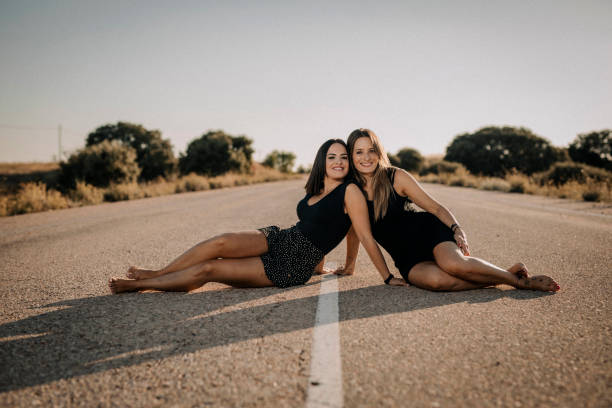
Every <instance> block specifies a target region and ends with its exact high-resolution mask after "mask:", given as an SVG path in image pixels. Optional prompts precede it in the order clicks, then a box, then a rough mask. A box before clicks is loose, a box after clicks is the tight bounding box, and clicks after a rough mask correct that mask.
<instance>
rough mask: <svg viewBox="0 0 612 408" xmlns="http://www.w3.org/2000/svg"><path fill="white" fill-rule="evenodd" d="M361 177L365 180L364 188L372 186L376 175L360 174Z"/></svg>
mask: <svg viewBox="0 0 612 408" xmlns="http://www.w3.org/2000/svg"><path fill="white" fill-rule="evenodd" d="M360 176H361V177H362V178H363V186H364V187H370V186H372V180H374V175H373V174H372V173H367V174H363V173H360Z"/></svg>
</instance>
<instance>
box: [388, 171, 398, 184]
mask: <svg viewBox="0 0 612 408" xmlns="http://www.w3.org/2000/svg"><path fill="white" fill-rule="evenodd" d="M395 170H396V169H395V167H388V168H387V176H389V181H391V185H393V181H394V180H395Z"/></svg>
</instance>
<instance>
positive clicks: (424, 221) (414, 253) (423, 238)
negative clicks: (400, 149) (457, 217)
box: [368, 167, 455, 281]
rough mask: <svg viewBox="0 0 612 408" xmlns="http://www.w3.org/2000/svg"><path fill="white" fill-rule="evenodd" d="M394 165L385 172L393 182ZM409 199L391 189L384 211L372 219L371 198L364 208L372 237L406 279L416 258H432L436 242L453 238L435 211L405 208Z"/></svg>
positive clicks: (425, 259)
mask: <svg viewBox="0 0 612 408" xmlns="http://www.w3.org/2000/svg"><path fill="white" fill-rule="evenodd" d="M395 170H396V169H395V168H393V167H392V168H390V169H389V170H388V172H387V175H388V176H389V181H390V182H391V185H392V186H393V180H394V178H395ZM409 203H411V201H410V199H408V198H407V197H403V196H401V195H399V194H398V193H397V192H396V191H395V189H392V192H391V195H390V196H389V205H388V207H387V213H386V214H385V216H384V217H383V218H381V219H379V220H378V221H376V222H375V221H374V202H373V201H369V200H368V212H369V214H370V224H371V225H372V235H373V236H374V239H375V240H376V241H377V242H378V243H379V244H380V245H381V246H382V247H383V248H384V249H385V250H386V251H387V252H388V253H389V255H391V258H393V262H394V263H395V266H396V267H397V269H399V271H400V273H401V274H402V277H403V278H404V280H406V281H409V279H408V277H409V276H408V273H409V272H410V269H412V267H413V266H414V265H416V264H418V263H419V262H423V261H433V260H434V256H433V249H434V247H435V246H436V245H438V244H439V243H440V242H445V241H452V242H455V239H454V237H453V236H454V234H453V232H452V231H451V229H450V228H449V227H447V226H446V225H444V223H443V222H442V221H440V220H439V219H438V217H436V216H435V215H433V214H431V213H428V212H417V211H414V210H412V209H410V208H409V206H408V205H407V204H409Z"/></svg>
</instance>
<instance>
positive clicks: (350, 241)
mask: <svg viewBox="0 0 612 408" xmlns="http://www.w3.org/2000/svg"><path fill="white" fill-rule="evenodd" d="M358 252H359V238H357V234H356V233H355V228H353V226H352V225H351V228H350V229H349V231H348V233H347V234H346V261H344V267H340V268H338V269H336V270H335V271H334V273H335V274H336V275H352V274H353V272H355V262H356V261H357V253H358Z"/></svg>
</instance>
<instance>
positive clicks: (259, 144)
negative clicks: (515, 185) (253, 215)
mask: <svg viewBox="0 0 612 408" xmlns="http://www.w3.org/2000/svg"><path fill="white" fill-rule="evenodd" d="M611 20H612V2H610V1H606V0H585V1H580V2H577V1H572V0H558V1H555V2H550V1H548V0H535V1H532V2H529V3H523V2H490V1H486V0H465V1H462V2H454V1H449V0H440V1H437V2H429V3H423V2H418V1H410V0H407V1H403V2H397V1H393V0H387V1H384V0H382V1H379V2H376V3H374V2H368V1H342V0H340V1H337V2H322V1H316V0H315V1H312V2H308V3H291V2H279V3H277V2H261V3H256V4H254V3H248V2H241V1H233V0H228V1H226V2H223V3H217V2H211V1H196V0H185V1H183V2H180V3H178V4H169V3H167V2H165V1H161V0H149V1H143V0H135V1H133V2H129V3H126V2H122V1H118V0H109V1H106V2H81V1H78V0H58V1H56V2H52V3H49V2H41V3H33V2H2V3H0V52H1V53H2V56H3V58H2V60H1V61H0V87H1V89H2V90H3V95H4V96H5V97H4V98H0V161H2V162H15V161H17V162H32V161H39V162H46V161H50V160H51V159H52V157H53V155H57V152H58V140H57V139H58V136H57V126H58V125H62V127H63V134H62V146H63V148H64V150H66V151H73V150H76V149H78V148H82V147H84V145H85V138H86V136H87V134H88V133H90V132H92V131H93V130H94V129H96V128H97V127H99V126H102V125H105V124H108V123H116V122H118V121H127V122H131V123H136V124H141V125H142V126H144V127H145V128H147V129H159V130H160V131H161V132H162V136H163V137H164V138H165V139H169V140H170V141H171V143H172V145H173V147H174V151H175V154H176V155H177V156H178V154H179V153H180V152H184V151H185V149H186V147H187V144H188V143H189V142H190V141H191V140H193V139H195V138H197V137H199V136H201V135H202V134H203V133H204V132H206V131H207V130H209V129H221V130H223V131H224V132H226V133H228V134H231V135H241V134H244V135H246V136H248V137H249V138H251V139H253V140H254V145H253V147H254V149H255V155H254V159H255V160H257V161H262V160H263V159H264V158H265V156H266V155H267V154H268V153H270V152H271V151H272V150H274V149H277V150H285V151H291V152H294V153H295V154H296V155H297V159H296V166H297V165H300V164H302V165H307V164H309V163H311V162H312V160H313V158H314V155H315V153H316V150H317V148H318V147H319V145H320V144H321V143H322V142H323V141H325V140H326V139H328V138H332V137H333V138H336V137H339V138H343V139H345V138H346V137H347V136H348V134H349V133H350V132H351V131H352V130H353V129H355V128H359V127H367V128H370V129H372V130H374V131H375V132H376V133H377V134H378V135H379V136H380V138H381V140H382V142H383V145H384V146H385V149H386V150H387V151H389V152H396V151H397V150H399V149H400V148H403V147H411V148H414V149H417V150H418V151H419V152H421V154H423V155H430V154H443V152H444V150H445V149H446V146H448V144H449V143H450V142H451V141H452V139H453V138H454V137H455V136H457V135H459V134H462V133H466V132H468V133H473V132H475V131H476V130H478V129H480V128H482V127H485V126H491V125H492V126H514V127H526V128H528V129H530V130H531V131H532V132H533V133H534V134H536V135H538V136H541V137H543V138H546V139H548V140H549V141H550V142H551V143H552V144H553V145H555V146H567V145H568V144H569V143H570V142H571V141H572V140H574V139H575V138H576V136H577V135H578V134H581V133H588V132H591V131H599V130H602V129H609V128H612V117H611V115H610V113H611V112H612V97H611V96H610V95H612V47H610V38H612V24H610V23H609V22H610V21H611Z"/></svg>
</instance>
